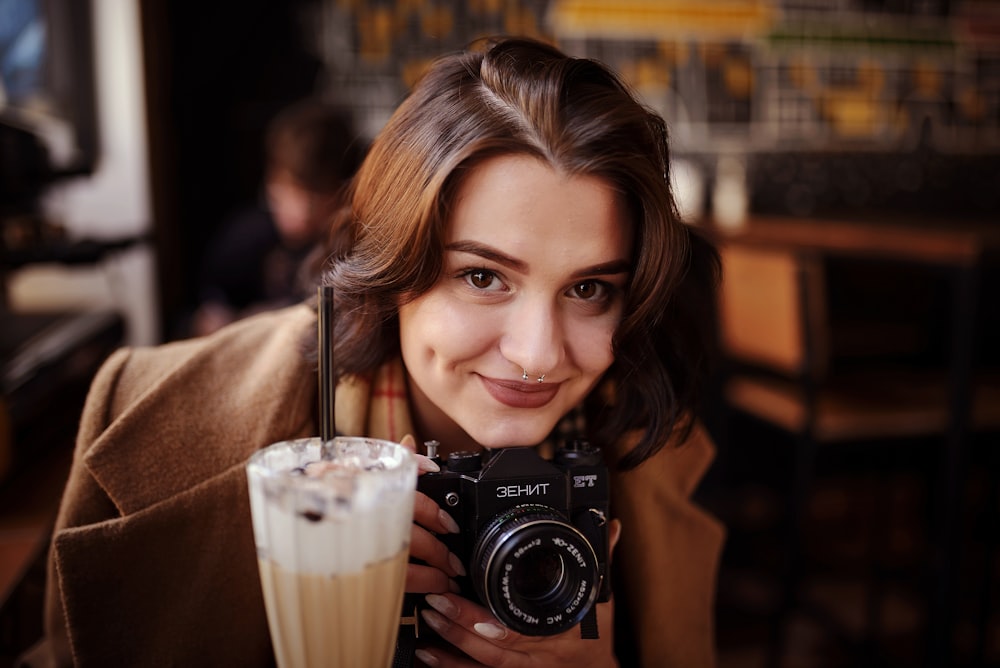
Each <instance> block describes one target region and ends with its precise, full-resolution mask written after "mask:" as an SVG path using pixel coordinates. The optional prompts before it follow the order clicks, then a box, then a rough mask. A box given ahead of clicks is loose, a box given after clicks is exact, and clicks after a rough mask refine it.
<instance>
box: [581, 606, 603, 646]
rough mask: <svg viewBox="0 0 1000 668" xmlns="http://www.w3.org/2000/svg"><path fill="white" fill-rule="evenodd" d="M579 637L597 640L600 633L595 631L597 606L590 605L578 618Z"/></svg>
mask: <svg viewBox="0 0 1000 668" xmlns="http://www.w3.org/2000/svg"><path fill="white" fill-rule="evenodd" d="M580 637H581V638H583V639H584V640H597V639H598V638H600V637H601V636H600V634H599V633H598V632H597V606H596V605H592V606H590V610H588V611H587V614H586V615H584V616H583V619H581V620H580Z"/></svg>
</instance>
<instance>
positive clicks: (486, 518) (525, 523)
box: [417, 441, 611, 637]
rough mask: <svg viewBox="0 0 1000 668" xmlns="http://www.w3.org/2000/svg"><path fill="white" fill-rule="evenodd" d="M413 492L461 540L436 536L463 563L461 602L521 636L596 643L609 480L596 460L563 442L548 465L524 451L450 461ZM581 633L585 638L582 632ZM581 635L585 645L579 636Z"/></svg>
mask: <svg viewBox="0 0 1000 668" xmlns="http://www.w3.org/2000/svg"><path fill="white" fill-rule="evenodd" d="M434 451H435V447H434V444H433V442H432V443H431V444H428V456H430V457H432V458H434V459H435V460H436V461H437V462H438V464H439V465H441V472H440V473H427V474H424V475H422V476H420V477H419V478H418V481H417V489H418V490H419V491H421V492H423V493H424V494H426V495H427V496H429V497H430V498H431V499H433V500H435V501H437V503H438V505H440V506H441V508H443V509H444V510H446V511H447V512H448V513H449V514H451V516H452V517H453V518H454V519H455V522H456V523H457V524H458V526H459V528H460V529H461V532H460V533H458V534H448V535H443V536H440V539H441V540H442V542H444V543H445V544H446V545H447V546H448V548H449V549H450V550H451V551H452V552H454V553H455V555H457V556H458V557H459V559H461V560H462V563H463V564H464V565H465V569H466V573H467V575H466V576H465V577H462V578H458V583H459V586H460V587H461V588H462V594H463V595H464V596H465V597H467V598H469V599H472V600H475V601H479V602H480V603H482V604H483V605H485V606H486V607H488V608H489V609H490V610H491V611H492V612H493V614H494V615H495V616H496V618H497V619H498V620H500V621H501V622H502V623H503V624H505V625H506V626H508V627H509V628H511V629H513V630H515V631H517V632H518V633H522V634H524V635H532V636H543V635H554V634H557V633H562V632H563V631H566V630H567V629H570V628H572V627H573V626H575V625H576V624H578V623H580V622H584V625H583V627H582V629H583V632H584V637H597V628H596V617H595V616H594V615H589V616H588V613H589V612H590V611H591V610H592V608H593V606H594V603H596V602H598V601H607V600H608V598H609V596H610V591H611V588H610V582H609V574H608V526H607V524H608V499H609V497H608V470H607V467H605V465H604V461H603V458H602V455H601V451H600V449H599V448H597V447H593V446H591V445H590V444H589V443H587V442H586V441H572V442H570V443H568V444H567V445H566V446H565V447H562V448H560V449H559V450H558V451H557V452H556V455H555V457H554V459H553V460H552V461H551V462H549V461H546V460H545V459H542V457H540V456H539V455H538V454H537V453H536V452H535V450H534V449H533V448H522V447H513V448H500V449H495V450H485V451H483V452H481V453H479V452H476V453H473V452H457V453H452V454H450V455H449V456H448V461H447V462H446V463H443V462H441V461H440V459H437V458H436V457H435V454H436V453H435V452H434ZM588 629H589V631H588ZM588 633H589V636H588Z"/></svg>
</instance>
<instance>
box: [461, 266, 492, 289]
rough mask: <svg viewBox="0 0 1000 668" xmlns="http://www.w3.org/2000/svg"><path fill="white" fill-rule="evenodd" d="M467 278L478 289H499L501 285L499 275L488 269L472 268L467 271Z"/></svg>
mask: <svg viewBox="0 0 1000 668" xmlns="http://www.w3.org/2000/svg"><path fill="white" fill-rule="evenodd" d="M465 280H466V281H467V282H468V283H469V285H471V286H472V287H474V288H476V289H477V290H489V289H490V288H493V289H498V288H499V287H500V281H499V280H498V279H497V275H496V274H494V273H493V272H492V271H489V270H488V269H470V270H468V271H466V272H465Z"/></svg>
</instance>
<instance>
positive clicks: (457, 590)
mask: <svg viewBox="0 0 1000 668" xmlns="http://www.w3.org/2000/svg"><path fill="white" fill-rule="evenodd" d="M448 591H450V592H451V593H452V594H461V593H462V588H461V587H459V586H458V583H457V582H455V581H454V580H452V579H451V578H448Z"/></svg>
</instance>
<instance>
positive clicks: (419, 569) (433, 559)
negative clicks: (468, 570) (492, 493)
mask: <svg viewBox="0 0 1000 668" xmlns="http://www.w3.org/2000/svg"><path fill="white" fill-rule="evenodd" d="M400 443H402V444H403V445H404V446H406V447H407V448H409V449H410V450H411V451H414V452H415V451H416V445H417V444H416V441H414V439H413V437H412V436H410V435H409V434H407V435H406V436H404V437H403V438H402V439H401V440H400ZM416 457H417V468H418V472H419V475H423V474H424V473H429V472H432V471H438V470H439V468H438V465H437V464H435V463H434V462H433V461H431V460H430V459H428V458H427V457H425V456H424V455H416ZM458 532H459V528H458V525H457V524H455V520H454V519H452V517H451V515H449V514H448V513H446V512H445V511H443V510H442V509H441V508H440V507H438V504H437V503H435V502H434V500H433V499H431V498H430V497H429V496H427V495H426V494H423V493H421V492H417V495H416V498H415V499H414V503H413V528H412V529H411V531H410V557H411V558H414V559H419V560H420V561H422V562H424V563H423V564H414V563H410V564H409V565H408V566H407V569H406V591H407V593H419V594H426V593H438V594H440V593H443V592H448V591H452V592H457V591H458V585H457V584H456V583H455V581H454V580H452V578H453V577H455V576H458V575H465V569H464V567H463V566H462V562H461V561H460V560H459V558H458V557H457V556H455V555H454V554H452V553H451V552H450V551H448V548H447V547H445V545H444V543H442V542H441V541H440V540H438V539H437V535H438V534H442V533H458Z"/></svg>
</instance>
